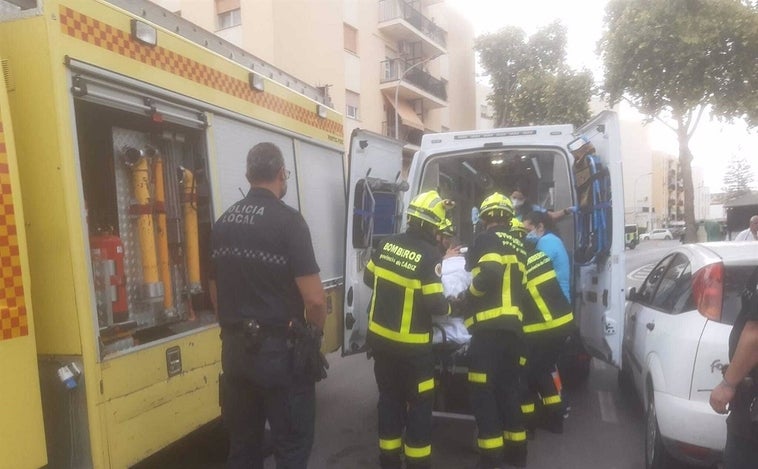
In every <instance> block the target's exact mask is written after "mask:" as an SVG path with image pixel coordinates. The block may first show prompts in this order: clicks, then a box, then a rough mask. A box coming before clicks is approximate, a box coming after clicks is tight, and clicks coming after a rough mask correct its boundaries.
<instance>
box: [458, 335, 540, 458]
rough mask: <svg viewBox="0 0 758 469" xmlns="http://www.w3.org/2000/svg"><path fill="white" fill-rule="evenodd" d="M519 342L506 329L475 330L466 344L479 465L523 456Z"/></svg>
mask: <svg viewBox="0 0 758 469" xmlns="http://www.w3.org/2000/svg"><path fill="white" fill-rule="evenodd" d="M523 353H524V346H523V343H522V341H521V339H520V337H518V336H517V335H516V334H515V333H512V332H507V331H494V330H484V331H475V332H474V333H473V336H472V337H471V344H470V345H469V351H468V356H469V374H468V381H469V389H470V391H469V398H470V400H471V408H472V410H473V412H474V416H475V417H476V425H477V427H478V430H479V434H478V437H477V446H478V447H479V452H480V454H481V463H480V466H481V467H484V468H492V467H498V466H499V465H500V463H501V462H502V461H503V458H505V460H506V461H507V462H512V461H514V460H515V461H518V460H524V461H525V459H526V431H525V429H524V424H523V417H522V415H521V397H520V394H521V393H520V389H521V388H520V379H521V375H522V366H521V364H520V361H521V358H522V355H523Z"/></svg>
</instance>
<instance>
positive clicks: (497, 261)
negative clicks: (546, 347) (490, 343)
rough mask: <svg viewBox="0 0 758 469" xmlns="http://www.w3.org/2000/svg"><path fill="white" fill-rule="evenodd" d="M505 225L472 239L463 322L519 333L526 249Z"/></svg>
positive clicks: (471, 326)
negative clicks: (471, 276)
mask: <svg viewBox="0 0 758 469" xmlns="http://www.w3.org/2000/svg"><path fill="white" fill-rule="evenodd" d="M509 230H510V227H509V226H499V225H498V226H494V227H491V228H489V229H487V231H485V232H484V233H482V234H481V235H479V236H478V237H477V238H476V240H475V241H474V245H473V246H472V247H471V248H470V249H469V251H468V253H467V257H466V268H467V270H471V273H472V275H473V280H472V282H471V286H470V287H469V290H468V294H467V301H468V305H469V307H468V308H467V309H468V311H467V314H466V317H465V320H464V324H465V325H466V327H467V328H468V330H469V332H471V333H474V332H475V331H477V330H480V329H496V330H509V331H513V332H516V333H517V334H518V335H520V334H521V332H522V324H521V321H522V312H521V303H522V296H523V291H524V288H525V287H526V277H525V273H526V251H525V250H524V245H523V244H522V243H521V240H519V239H518V238H516V237H514V236H513V235H511V234H510V233H509Z"/></svg>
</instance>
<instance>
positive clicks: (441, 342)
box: [432, 317, 474, 421]
mask: <svg viewBox="0 0 758 469" xmlns="http://www.w3.org/2000/svg"><path fill="white" fill-rule="evenodd" d="M432 328H433V331H434V335H433V339H432V353H433V354H434V380H435V393H434V411H433V415H434V417H436V418H449V419H456V420H470V421H473V420H474V416H473V415H472V414H471V409H470V406H469V400H468V354H467V352H468V345H469V342H470V341H471V335H470V334H468V331H467V330H466V327H465V326H464V325H463V319H462V318H458V317H444V318H434V322H433V324H432Z"/></svg>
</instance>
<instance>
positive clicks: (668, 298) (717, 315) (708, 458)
mask: <svg viewBox="0 0 758 469" xmlns="http://www.w3.org/2000/svg"><path fill="white" fill-rule="evenodd" d="M755 268H758V249H755V246H754V245H753V244H750V243H748V242H745V243H737V242H731V243H724V242H719V243H701V244H685V245H681V246H679V247H677V248H676V249H674V250H673V251H671V252H670V253H669V254H667V255H666V256H665V257H664V258H663V259H662V260H661V261H660V262H659V263H658V264H657V265H656V266H655V267H654V268H653V270H652V271H651V272H650V274H649V275H648V276H647V278H646V279H645V281H644V282H643V283H642V285H641V286H640V287H639V289H636V288H631V289H630V290H629V294H628V301H627V303H626V311H625V319H624V324H625V328H624V338H623V342H622V366H621V371H620V372H619V385H621V386H622V389H634V390H635V391H636V393H637V395H638V396H639V398H640V400H641V401H642V404H643V406H644V408H645V420H646V425H645V429H646V430H645V431H646V435H645V466H646V468H648V469H663V468H667V467H670V465H671V460H672V458H673V459H679V460H682V461H685V462H688V463H691V464H699V465H704V466H708V465H712V464H714V463H715V462H716V461H718V460H719V459H720V457H721V452H722V450H723V448H724V443H725V440H726V423H725V417H724V416H722V415H719V414H716V413H715V412H714V411H713V410H712V409H711V408H710V405H709V404H708V399H709V396H710V392H711V390H712V389H713V388H714V387H715V386H716V385H717V384H718V383H719V382H720V381H721V378H722V373H721V372H722V369H723V368H724V367H725V366H726V365H727V364H728V361H729V360H728V339H729V332H730V331H731V328H732V324H733V323H734V320H735V318H736V316H737V313H738V312H739V309H740V292H741V291H742V290H743V288H744V282H745V279H746V278H747V277H748V275H749V274H750V273H751V272H752V271H753V269H755Z"/></svg>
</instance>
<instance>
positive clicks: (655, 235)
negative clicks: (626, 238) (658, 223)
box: [640, 228, 674, 239]
mask: <svg viewBox="0 0 758 469" xmlns="http://www.w3.org/2000/svg"><path fill="white" fill-rule="evenodd" d="M640 239H674V235H673V234H671V231H670V230H668V229H666V228H658V229H656V230H653V231H651V232H649V233H642V234H641V235H640Z"/></svg>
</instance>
